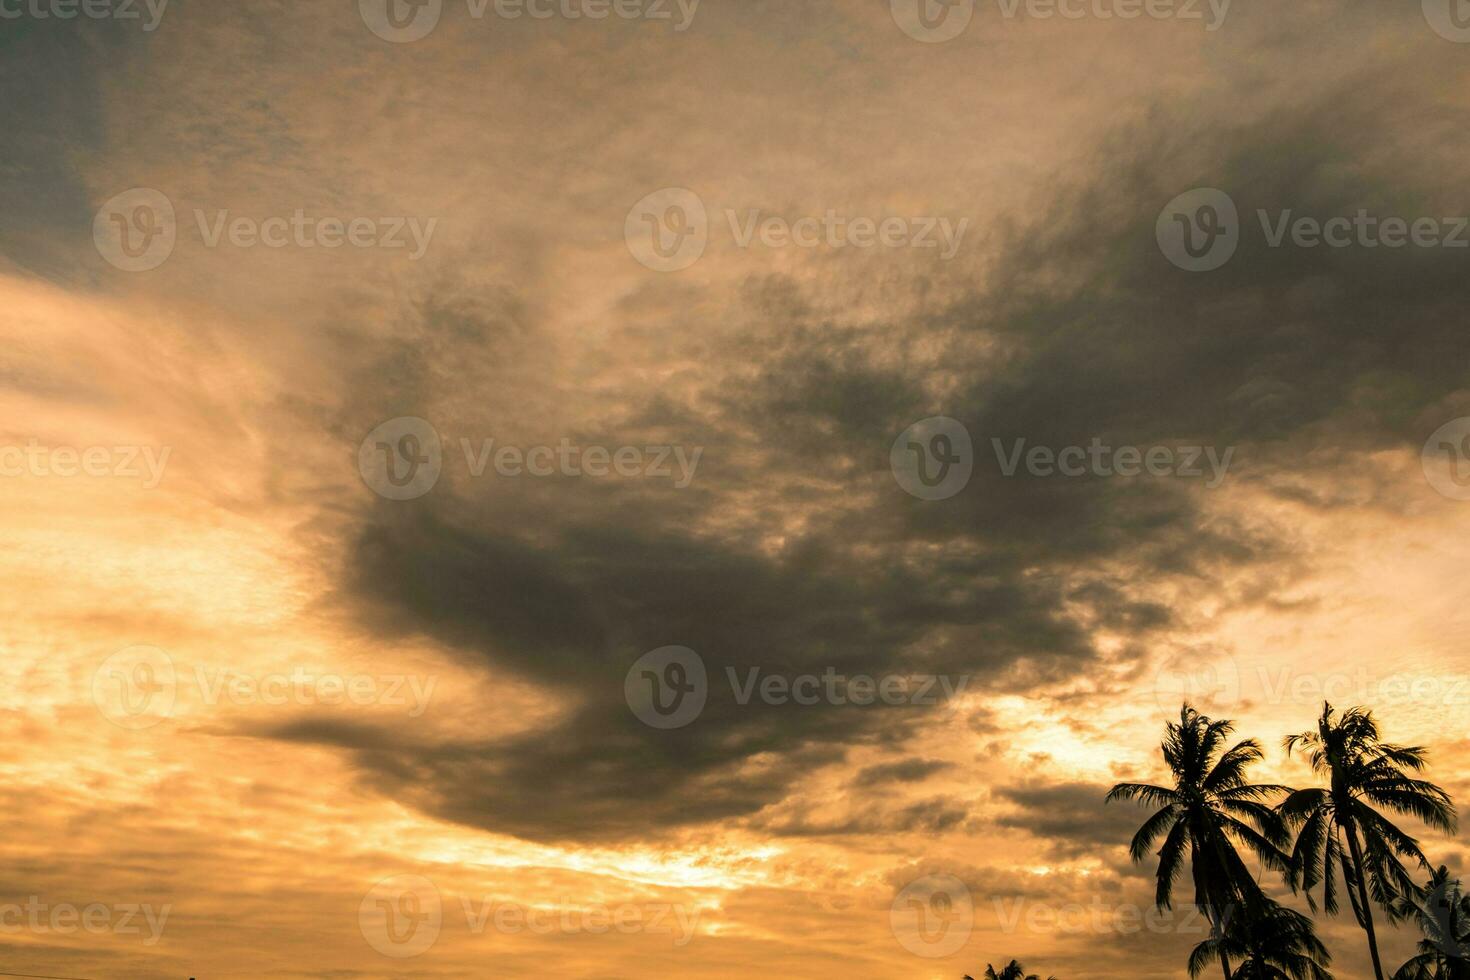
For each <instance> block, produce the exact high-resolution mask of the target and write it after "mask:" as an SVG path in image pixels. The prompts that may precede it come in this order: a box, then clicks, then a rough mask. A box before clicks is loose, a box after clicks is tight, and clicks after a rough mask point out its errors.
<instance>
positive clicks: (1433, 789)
mask: <svg viewBox="0 0 1470 980" xmlns="http://www.w3.org/2000/svg"><path fill="white" fill-rule="evenodd" d="M1295 749H1301V750H1302V751H1304V752H1305V753H1306V755H1307V759H1308V760H1309V761H1310V762H1311V764H1312V770H1313V771H1314V772H1316V773H1317V774H1318V775H1321V776H1326V777H1328V780H1329V786H1328V787H1327V788H1325V789H1320V788H1319V789H1302V790H1297V791H1296V792H1294V793H1292V794H1291V795H1290V796H1289V797H1287V798H1286V800H1284V801H1283V802H1282V804H1281V806H1280V807H1279V810H1280V812H1281V815H1282V816H1283V817H1284V818H1285V820H1286V821H1287V823H1288V824H1289V825H1290V826H1291V827H1293V828H1294V829H1297V831H1298V833H1297V839H1296V847H1295V848H1294V849H1293V851H1292V870H1291V879H1290V880H1291V886H1292V890H1293V891H1296V890H1298V889H1300V890H1302V891H1305V892H1306V893H1307V901H1308V904H1309V905H1310V906H1311V908H1312V911H1314V912H1315V911H1316V910H1317V903H1316V900H1315V899H1314V898H1313V896H1312V889H1313V888H1315V887H1316V886H1317V885H1318V884H1319V883H1320V884H1321V885H1322V904H1323V905H1324V906H1325V907H1326V909H1327V911H1328V913H1330V914H1336V912H1337V881H1336V871H1335V867H1334V866H1336V865H1341V867H1342V874H1343V883H1344V885H1345V886H1346V887H1347V890H1348V898H1349V900H1350V902H1351V904H1352V907H1353V914H1354V916H1356V918H1357V920H1358V924H1359V925H1360V926H1362V927H1363V931H1364V932H1366V933H1367V934H1368V951H1369V953H1370V954H1371V955H1372V958H1373V974H1374V976H1376V977H1377V978H1378V980H1383V964H1382V961H1381V960H1380V958H1379V956H1378V936H1377V934H1376V932H1375V931H1374V928H1373V908H1372V906H1371V905H1370V904H1369V897H1370V896H1371V897H1372V899H1373V901H1374V902H1376V903H1377V904H1378V905H1379V906H1381V907H1382V908H1383V909H1384V911H1385V912H1386V913H1387V914H1388V917H1389V921H1395V920H1397V919H1398V918H1399V913H1398V911H1397V909H1396V908H1395V906H1394V902H1395V900H1396V899H1398V898H1399V897H1400V896H1404V895H1410V894H1413V892H1414V883H1413V881H1412V879H1411V878H1410V877H1409V872H1408V871H1407V870H1405V868H1404V865H1403V862H1402V861H1400V860H1399V858H1400V857H1411V858H1413V859H1414V860H1416V861H1418V862H1419V863H1420V865H1422V866H1423V867H1424V868H1426V869H1427V868H1428V867H1429V862H1428V861H1427V860H1426V859H1425V857H1424V854H1423V852H1422V851H1420V850H1419V842H1418V841H1416V840H1415V839H1414V838H1412V837H1410V836H1409V835H1408V834H1406V833H1404V832H1403V831H1402V830H1400V829H1399V828H1398V827H1396V826H1394V824H1393V823H1392V822H1391V821H1390V820H1388V819H1387V818H1386V817H1384V816H1383V814H1382V813H1380V812H1379V811H1378V810H1376V809H1374V806H1375V805H1376V806H1379V807H1382V808H1384V809H1386V810H1390V811H1392V812H1394V813H1403V814H1408V815H1410V816H1414V817H1418V818H1419V819H1420V820H1421V821H1423V822H1424V823H1426V824H1428V825H1429V826H1431V827H1434V828H1437V829H1440V830H1445V831H1451V832H1452V831H1453V830H1454V827H1455V807H1454V804H1453V803H1451V802H1450V798H1449V795H1448V794H1446V793H1445V791H1444V790H1442V789H1440V788H1439V787H1438V786H1436V785H1434V784H1433V783H1431V782H1428V781H1425V780H1422V779H1415V778H1413V777H1412V776H1410V775H1409V773H1410V772H1411V771H1412V772H1420V771H1422V770H1423V769H1424V765H1425V753H1424V749H1422V748H1420V747H1418V746H1402V745H1392V744H1389V743H1388V742H1384V741H1382V740H1381V739H1380V738H1379V735H1378V725H1377V723H1376V722H1374V720H1373V713H1372V712H1370V711H1365V710H1363V709H1362V708H1350V709H1348V710H1347V711H1344V712H1343V713H1342V715H1341V716H1338V715H1337V714H1336V711H1335V709H1334V708H1333V707H1332V705H1331V704H1328V703H1325V702H1324V703H1323V705H1322V717H1321V718H1319V719H1318V720H1317V730H1316V731H1314V732H1302V733H1301V734H1300V735H1291V736H1289V737H1288V738H1287V739H1286V751H1287V753H1288V754H1289V753H1291V752H1292V751H1293V750H1295ZM1344 839H1346V842H1347V843H1346V848H1344V844H1343V841H1344Z"/></svg>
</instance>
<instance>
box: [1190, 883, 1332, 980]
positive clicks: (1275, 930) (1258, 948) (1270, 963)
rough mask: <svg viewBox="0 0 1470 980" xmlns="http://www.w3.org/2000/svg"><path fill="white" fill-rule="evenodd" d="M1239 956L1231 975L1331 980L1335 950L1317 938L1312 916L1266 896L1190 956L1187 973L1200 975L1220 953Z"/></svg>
mask: <svg viewBox="0 0 1470 980" xmlns="http://www.w3.org/2000/svg"><path fill="white" fill-rule="evenodd" d="M1221 956H1229V957H1231V958H1233V959H1238V960H1239V961H1240V966H1238V967H1237V968H1236V969H1235V972H1234V973H1233V974H1232V975H1231V980H1332V974H1331V973H1329V972H1327V965H1328V964H1329V963H1331V962H1332V956H1331V954H1329V953H1328V952H1327V947H1325V946H1323V945H1322V942H1321V941H1320V940H1319V939H1318V938H1317V934H1316V932H1315V930H1313V928H1312V920H1311V919H1309V918H1307V917H1306V916H1305V915H1302V914H1301V913H1300V912H1297V911H1294V910H1292V909H1289V908H1286V907H1285V906H1282V905H1278V904H1277V903H1276V902H1273V901H1271V900H1270V899H1266V900H1265V901H1264V902H1256V903H1252V905H1251V906H1250V907H1249V908H1247V909H1244V910H1242V914H1239V915H1236V916H1233V917H1232V918H1231V920H1230V921H1229V922H1228V923H1227V924H1226V926H1225V929H1224V930H1223V935H1218V936H1211V937H1210V938H1209V939H1206V940H1205V941H1204V942H1202V943H1200V944H1199V945H1198V946H1196V947H1195V948H1194V951H1193V952H1192V953H1190V956H1189V975H1190V976H1191V977H1198V976H1199V975H1200V974H1201V973H1203V972H1204V971H1205V968H1206V967H1207V966H1208V965H1209V964H1210V963H1211V962H1212V961H1214V960H1215V959H1216V958H1217V957H1221Z"/></svg>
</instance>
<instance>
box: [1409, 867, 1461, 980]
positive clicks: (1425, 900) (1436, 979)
mask: <svg viewBox="0 0 1470 980" xmlns="http://www.w3.org/2000/svg"><path fill="white" fill-rule="evenodd" d="M1396 910H1397V912H1398V913H1399V916H1400V917H1401V918H1404V919H1410V920H1413V921H1414V922H1415V923H1416V924H1417V925H1418V926H1419V931H1420V932H1421V933H1423V934H1424V938H1423V939H1421V940H1419V953H1418V955H1416V956H1414V957H1412V958H1411V959H1409V960H1408V961H1407V962H1406V963H1404V965H1403V966H1401V967H1399V968H1398V970H1397V972H1395V973H1394V975H1393V980H1470V895H1467V894H1465V891H1464V890H1463V889H1462V888H1461V886H1460V881H1459V879H1458V878H1451V877H1450V872H1449V869H1447V868H1445V867H1444V866H1443V865H1441V866H1440V868H1439V870H1438V871H1435V872H1434V873H1433V874H1431V875H1430V876H1429V883H1428V884H1427V885H1425V886H1424V887H1423V888H1417V889H1415V890H1414V893H1413V894H1411V895H1408V896H1405V897H1404V898H1403V899H1402V900H1400V902H1399V903H1398V906H1397V909H1396Z"/></svg>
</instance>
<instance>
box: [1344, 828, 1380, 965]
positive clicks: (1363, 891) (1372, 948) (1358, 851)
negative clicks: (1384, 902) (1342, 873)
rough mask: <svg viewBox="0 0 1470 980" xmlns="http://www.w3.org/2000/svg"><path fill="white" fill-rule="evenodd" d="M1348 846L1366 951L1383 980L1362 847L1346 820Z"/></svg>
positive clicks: (1356, 834) (1354, 831) (1354, 830)
mask: <svg viewBox="0 0 1470 980" xmlns="http://www.w3.org/2000/svg"><path fill="white" fill-rule="evenodd" d="M1347 836H1348V848H1349V850H1351V851H1352V855H1353V870H1355V871H1356V872H1357V875H1358V903H1359V906H1360V907H1361V908H1362V910H1363V929H1364V930H1365V931H1366V932H1367V933H1368V952H1369V953H1370V954H1371V955H1372V956H1373V975H1374V976H1375V977H1377V978H1378V980H1383V963H1382V962H1381V961H1380V960H1379V959H1378V935H1377V934H1376V933H1375V932H1374V931H1373V906H1371V905H1369V904H1368V885H1367V883H1366V881H1365V878H1366V875H1364V873H1363V849H1362V847H1361V846H1360V845H1359V844H1358V828H1357V827H1356V826H1354V825H1353V823H1352V821H1348V822H1347Z"/></svg>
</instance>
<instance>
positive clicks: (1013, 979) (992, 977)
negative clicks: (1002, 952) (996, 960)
mask: <svg viewBox="0 0 1470 980" xmlns="http://www.w3.org/2000/svg"><path fill="white" fill-rule="evenodd" d="M965 980H975V978H974V977H972V976H970V975H969V974H968V973H966V974H965ZM981 980H1041V978H1040V977H1039V976H1037V975H1036V974H1034V973H1027V972H1026V968H1025V967H1024V966H1022V965H1021V964H1019V963H1017V962H1016V961H1015V960H1011V961H1010V963H1008V964H1006V967H1005V969H1003V970H1001V971H1000V972H999V973H996V972H995V967H993V966H991V965H990V964H989V963H987V964H985V976H984V977H982V978H981ZM1047 980H1057V978H1056V977H1047Z"/></svg>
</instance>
